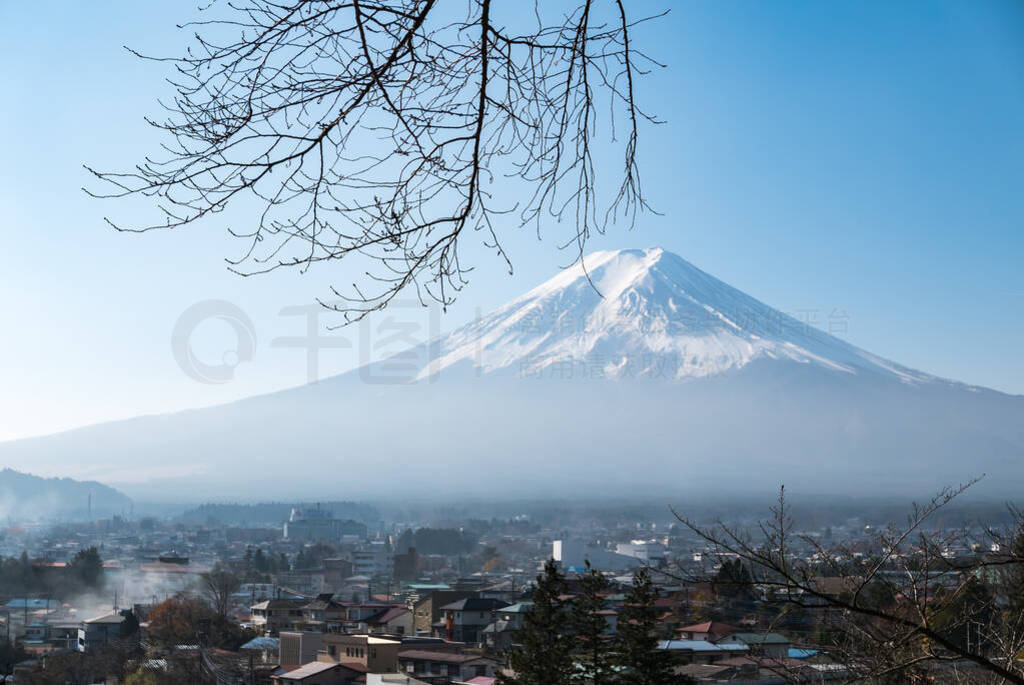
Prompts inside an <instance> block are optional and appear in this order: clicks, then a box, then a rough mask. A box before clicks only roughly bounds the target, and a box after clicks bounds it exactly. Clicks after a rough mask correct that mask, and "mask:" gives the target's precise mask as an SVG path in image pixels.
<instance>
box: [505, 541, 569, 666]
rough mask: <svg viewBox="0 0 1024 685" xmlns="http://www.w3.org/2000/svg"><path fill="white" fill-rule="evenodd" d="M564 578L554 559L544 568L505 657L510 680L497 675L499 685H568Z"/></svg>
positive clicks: (567, 622)
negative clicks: (514, 641) (510, 670)
mask: <svg viewBox="0 0 1024 685" xmlns="http://www.w3.org/2000/svg"><path fill="white" fill-rule="evenodd" d="M565 590H566V586H565V577H564V576H563V575H562V572H561V571H560V570H559V568H558V564H557V563H556V562H555V560H554V559H549V560H548V561H547V562H546V563H545V564H544V572H543V573H542V574H541V575H539V576H537V584H536V586H535V587H534V589H533V596H532V601H533V606H532V607H531V608H530V610H529V611H527V612H526V614H525V615H524V616H523V627H522V629H521V630H520V631H519V633H518V636H517V640H518V642H519V644H518V645H517V646H516V647H514V648H513V649H512V651H511V652H510V653H509V666H510V667H511V669H512V670H513V671H514V672H515V675H514V676H506V675H504V674H501V675H499V677H498V682H499V683H501V685H568V684H569V683H570V682H571V679H570V675H571V673H572V642H571V636H570V634H569V628H570V626H569V621H568V619H569V616H568V613H567V612H566V607H565V602H564V601H563V600H562V596H563V595H564V594H565Z"/></svg>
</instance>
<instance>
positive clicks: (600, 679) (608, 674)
mask: <svg viewBox="0 0 1024 685" xmlns="http://www.w3.org/2000/svg"><path fill="white" fill-rule="evenodd" d="M579 587H580V591H579V595H578V596H577V597H576V598H575V599H574V600H573V602H572V621H571V622H572V627H573V632H574V633H575V636H576V647H577V650H578V651H577V652H576V666H575V670H574V672H573V675H572V682H573V683H578V684H580V685H584V684H585V685H609V683H612V682H613V681H614V678H615V670H614V667H613V663H612V650H611V647H612V642H613V638H612V635H611V631H610V629H609V627H608V620H607V619H606V618H605V616H604V614H602V613H601V612H602V611H603V610H604V608H605V606H604V601H605V600H604V596H605V595H606V594H607V593H608V589H609V584H608V579H607V578H605V577H604V576H603V575H602V574H600V573H598V572H597V571H596V570H594V569H592V568H591V567H590V562H589V561H588V562H587V570H586V571H585V572H584V573H583V575H581V576H580V579H579Z"/></svg>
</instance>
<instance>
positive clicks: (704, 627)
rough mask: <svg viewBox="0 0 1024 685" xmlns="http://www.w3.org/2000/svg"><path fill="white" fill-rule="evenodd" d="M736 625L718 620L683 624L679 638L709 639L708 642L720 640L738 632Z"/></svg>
mask: <svg viewBox="0 0 1024 685" xmlns="http://www.w3.org/2000/svg"><path fill="white" fill-rule="evenodd" d="M736 630H737V629H736V628H735V627H734V626H731V625H729V624H728V623H719V622H718V621H705V622H704V623H695V624H693V625H690V626H683V627H682V628H680V629H679V630H678V633H679V639H681V640H707V641H708V642H718V641H719V640H721V639H722V638H724V637H726V636H728V635H732V634H733V633H735V632H736Z"/></svg>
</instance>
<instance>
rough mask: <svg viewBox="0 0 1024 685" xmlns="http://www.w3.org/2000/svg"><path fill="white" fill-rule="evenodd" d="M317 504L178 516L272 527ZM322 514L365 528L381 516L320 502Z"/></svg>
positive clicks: (202, 510)
mask: <svg viewBox="0 0 1024 685" xmlns="http://www.w3.org/2000/svg"><path fill="white" fill-rule="evenodd" d="M317 506H318V505H317V503H315V502H259V503H257V504H201V505H199V506H198V507H194V508H192V509H188V510H187V511H185V512H183V513H182V514H181V515H180V516H178V519H177V520H179V521H181V522H182V523H191V524H199V525H209V526H246V525H272V524H279V523H283V522H284V521H287V520H288V516H289V514H291V510H292V509H293V508H295V509H303V510H306V511H312V510H314V509H316V508H317ZM319 507H320V511H323V512H327V513H330V514H331V515H332V516H333V517H334V518H338V519H353V520H355V521H359V522H360V523H365V524H368V525H370V524H375V523H377V522H378V521H380V513H379V512H378V511H377V509H376V508H375V507H374V506H373V505H371V504H365V503H360V502H341V501H336V502H320V503H319Z"/></svg>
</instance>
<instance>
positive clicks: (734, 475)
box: [0, 248, 1024, 501]
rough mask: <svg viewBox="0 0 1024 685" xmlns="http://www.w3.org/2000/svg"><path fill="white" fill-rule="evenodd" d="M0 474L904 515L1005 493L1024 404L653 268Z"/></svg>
mask: <svg viewBox="0 0 1024 685" xmlns="http://www.w3.org/2000/svg"><path fill="white" fill-rule="evenodd" d="M382 378H383V379H384V380H385V381H386V382H381V379H382ZM0 463H2V464H5V465H8V466H12V467H15V468H25V469H29V470H36V471H38V470H39V469H40V466H42V467H43V468H49V469H50V470H56V469H58V468H59V465H60V464H65V465H66V464H71V463H74V464H83V463H84V464H89V465H91V466H92V467H93V469H92V470H91V471H90V474H91V477H93V478H96V479H98V480H107V481H108V482H111V483H119V482H120V483H121V485H120V488H121V489H122V490H124V491H126V492H128V493H129V494H130V495H133V496H135V497H136V498H137V499H138V498H146V497H154V498H172V497H179V498H181V497H183V498H190V499H197V498H198V499H202V498H209V497H216V498H223V497H239V496H242V495H243V493H247V494H245V496H247V497H250V498H252V497H257V498H262V499H267V498H274V497H289V496H294V497H306V498H307V499H308V498H310V497H334V498H339V497H341V498H359V499H374V498H380V499H392V498H402V497H405V496H411V495H412V494H413V493H415V495H417V496H419V497H424V496H427V494H430V495H432V496H452V495H455V494H468V495H470V496H475V497H478V498H486V497H495V496H500V497H505V498H511V497H530V496H556V495H567V494H571V495H582V494H605V495H607V494H615V495H626V494H637V493H643V494H645V495H655V496H661V497H666V498H671V497H674V496H685V495H686V494H687V493H697V492H703V493H707V492H720V493H730V492H731V493H740V492H755V491H756V492H768V491H770V490H772V489H773V488H775V487H777V486H778V485H779V484H780V483H785V484H786V485H787V486H788V487H791V488H794V487H795V488H797V489H802V490H803V491H805V492H814V493H843V494H861V495H864V494H867V495H879V494H909V495H914V496H920V495H925V494H929V492H930V490H932V489H935V488H938V487H941V486H944V485H949V484H956V483H959V482H963V481H966V480H968V479H970V478H973V477H976V476H979V475H981V474H983V473H984V474H986V478H985V479H984V480H983V481H982V484H981V487H982V489H983V490H984V491H986V492H988V493H990V494H994V495H1002V494H1009V493H1013V492H1015V491H1017V492H1019V488H1020V487H1021V486H1022V485H1024V397H1020V396H1010V395H1005V394H1003V393H999V392H996V391H992V390H988V389H985V388H979V387H975V386H969V385H965V384H962V383H958V382H955V381H951V380H945V379H941V378H937V377H935V376H931V375H929V374H926V373H922V372H920V371H915V370H913V369H910V368H907V367H905V366H902V365H900V364H897V363H895V362H892V361H889V360H886V359H883V358H881V357H878V356H876V355H873V354H871V353H869V352H866V351H864V350H862V349H859V348H857V347H855V346H853V345H851V344H849V343H847V342H845V341H843V340H840V339H838V338H836V337H833V336H831V335H828V334H826V333H825V332H823V331H821V330H819V329H817V328H815V327H813V326H809V325H807V324H806V323H804V322H800V321H798V320H796V319H795V318H793V317H790V316H788V315H786V314H783V313H781V312H779V311H777V310H775V309H773V308H771V307H769V306H768V305H766V304H764V303H762V302H759V301H758V300H756V299H754V298H752V297H750V296H748V295H745V294H744V293H742V292H740V291H738V290H736V289H735V288H732V287H731V286H729V285H727V284H725V283H723V282H721V281H719V280H718V279H716V278H714V277H713V276H710V275H709V274H706V273H704V272H703V271H701V270H700V269H698V268H697V267H695V266H693V265H691V264H690V263H688V262H686V261H685V260H683V259H681V258H680V257H678V256H676V255H673V254H671V253H668V252H665V251H664V250H661V249H659V248H651V249H646V250H620V251H609V252H598V253H594V254H592V255H589V256H587V257H586V258H585V259H584V260H583V261H582V263H581V264H577V265H576V266H574V267H572V268H569V269H566V270H564V271H562V272H561V273H559V274H558V275H556V276H555V277H554V278H552V279H550V280H549V281H547V282H545V283H543V284H541V285H540V286H538V287H536V288H534V289H533V290H531V291H529V292H528V293H526V294H524V295H522V296H521V297H519V298H517V299H515V300H513V301H511V302H509V303H508V304H506V305H504V306H502V307H500V308H498V309H496V310H494V311H493V312H491V313H489V314H487V315H485V316H482V317H480V318H479V319H477V320H475V321H472V322H470V323H469V324H466V325H465V326H462V327H461V328H458V329H456V330H454V331H452V332H451V333H448V334H446V335H443V336H440V337H438V338H436V339H434V340H431V341H429V342H426V343H423V344H421V345H419V346H418V347H413V348H411V349H409V350H407V351H405V352H403V353H401V354H399V355H397V356H396V357H394V358H391V359H387V360H384V361H381V362H377V363H375V364H372V365H369V366H366V367H362V368H360V369H356V370H354V371H351V372H349V373H346V374H342V375H340V376H336V377H333V378H330V379H327V380H324V381H321V382H319V383H316V384H311V385H306V386H301V387H298V388H292V389H289V390H284V391H280V392H276V393H272V394H269V395H262V396H258V397H253V398H249V399H245V400H241V401H238V402H233V403H231V404H227V405H222V406H219V407H211V408H207V409H199V410H191V411H186V412H179V413H176V414H167V415H161V416H148V417H140V418H136V419H131V420H127V421H119V422H113V423H107V424H100V425H96V426H90V427H87V428H82V429H77V430H73V431H69V432H66V433H60V434H56V435H52V436H46V437H42V438H32V439H26V440H19V441H13V442H7V443H0ZM154 466H160V467H161V468H163V471H162V472H161V473H159V474H158V475H155V476H153V477H152V478H149V479H148V480H147V481H146V482H142V483H139V482H135V483H128V482H125V480H128V479H124V480H122V474H125V473H129V474H130V473H132V472H133V470H134V471H142V470H146V469H151V468H152V467H154ZM97 469H100V472H97ZM102 469H107V470H108V472H109V474H110V475H109V476H107V477H106V478H105V477H104V475H103V473H102ZM131 480H134V481H138V480H139V479H138V478H131ZM666 501H669V500H666Z"/></svg>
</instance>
